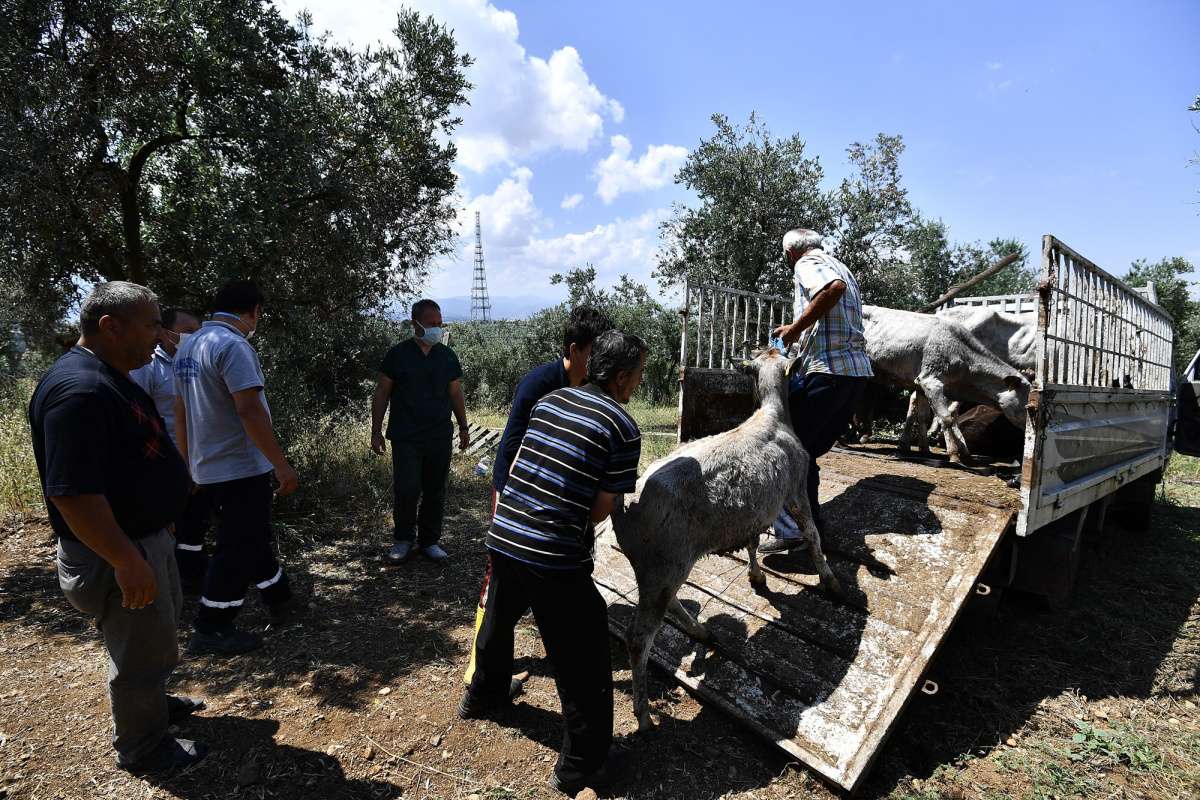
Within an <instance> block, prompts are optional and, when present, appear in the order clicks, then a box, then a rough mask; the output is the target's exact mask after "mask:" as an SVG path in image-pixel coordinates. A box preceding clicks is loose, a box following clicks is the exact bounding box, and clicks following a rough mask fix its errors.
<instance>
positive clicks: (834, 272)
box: [758, 228, 874, 553]
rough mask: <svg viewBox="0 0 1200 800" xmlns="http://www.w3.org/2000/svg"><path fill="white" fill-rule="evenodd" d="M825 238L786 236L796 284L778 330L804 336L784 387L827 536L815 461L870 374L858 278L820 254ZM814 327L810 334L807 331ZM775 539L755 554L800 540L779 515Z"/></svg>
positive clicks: (785, 335) (793, 338) (788, 340)
mask: <svg viewBox="0 0 1200 800" xmlns="http://www.w3.org/2000/svg"><path fill="white" fill-rule="evenodd" d="M823 245H824V239H823V238H822V237H821V235H820V234H819V233H817V232H815V231H811V230H808V229H806V228H796V229H795V230H790V231H788V232H787V233H786V234H784V237H783V257H784V258H785V259H787V262H788V266H789V267H791V268H792V270H793V274H794V276H795V281H796V299H795V315H796V319H795V321H793V322H791V323H789V324H787V325H781V326H779V327H778V328H776V329H775V330H774V331H773V332H772V335H773V336H776V337H779V338H780V339H782V340H783V343H784V344H785V345H786V346H788V347H789V348H790V347H791V346H792V345H793V344H795V343H796V342H797V341H798V340H799V339H800V336H801V334H803V333H804V332H805V331H809V333H808V335H807V337H806V338H805V340H804V344H803V345H802V346H801V347H800V349H799V354H798V356H797V357H798V358H800V359H801V368H800V369H798V370H796V371H795V372H794V375H795V377H793V379H792V383H791V384H790V386H789V391H790V395H789V399H788V405H789V407H790V411H791V416H792V426H793V427H794V428H795V429H796V436H798V437H799V438H800V443H801V444H802V445H804V449H805V451H806V452H807V453H808V456H809V458H810V459H811V461H810V463H809V467H808V486H807V490H808V502H809V505H810V506H811V507H812V515H813V522H814V523H815V524H816V526H817V530H818V532H822V533H823V532H824V527H825V526H824V524H823V520H822V518H821V511H820V504H819V503H818V501H817V489H818V488H819V487H820V484H821V470H820V467H818V466H817V459H818V458H820V457H821V456H823V455H825V454H826V453H828V452H829V450H830V448H832V447H833V443H834V442H836V441H837V439H838V437H839V436H841V435H842V433H843V432H845V430H846V426H847V425H849V423H850V417H851V416H852V415H853V413H854V406H855V404H856V403H857V402H858V399H859V398H860V397H861V396H862V393H863V390H864V389H865V388H866V385H867V380H868V379H869V378H870V377H871V376H872V375H873V374H874V373H873V372H872V371H871V360H870V359H869V358H868V357H867V342H866V338H865V337H864V336H863V320H862V297H861V296H860V294H859V291H858V281H856V280H855V279H854V276H853V275H851V274H850V270H849V269H848V268H847V267H846V265H845V264H843V263H842V262H841V261H838V260H837V259H836V258H834V257H833V256H831V255H829V254H828V253H826V252H825V250H824V249H823ZM810 329H811V330H810ZM775 530H776V538H775V539H772V540H771V541H769V542H764V543H763V544H762V545H760V546H759V548H758V551H759V552H760V553H782V552H785V551H787V550H791V549H792V548H793V547H798V546H800V545H802V544H803V543H804V539H803V538H802V536H801V534H800V531H799V529H798V528H797V527H796V524H795V522H794V521H793V520H792V519H791V518H790V517H788V516H787V512H786V511H785V512H783V513H782V514H781V515H780V520H779V521H778V522H776V524H775Z"/></svg>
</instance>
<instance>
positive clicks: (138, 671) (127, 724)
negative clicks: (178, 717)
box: [58, 530, 183, 764]
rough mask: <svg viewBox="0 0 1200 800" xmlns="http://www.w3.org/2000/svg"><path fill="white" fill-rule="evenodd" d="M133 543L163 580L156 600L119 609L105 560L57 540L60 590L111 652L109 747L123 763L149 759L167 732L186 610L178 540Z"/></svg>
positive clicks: (159, 537)
mask: <svg viewBox="0 0 1200 800" xmlns="http://www.w3.org/2000/svg"><path fill="white" fill-rule="evenodd" d="M134 544H135V545H137V547H138V549H139V550H141V551H142V555H144V556H145V557H146V561H147V563H149V564H150V567H151V569H153V570H154V579H155V581H157V582H158V597H157V599H155V601H154V602H153V603H151V604H150V605H148V606H146V607H144V608H139V609H136V610H134V609H129V608H124V607H122V605H121V588H120V587H119V586H118V585H117V581H116V578H115V576H114V575H113V568H112V567H111V566H109V564H108V562H106V561H105V560H104V559H102V558H100V556H98V555H96V554H95V553H94V552H93V551H92V550H91V549H90V548H88V546H87V545H85V544H83V543H81V542H75V541H71V540H67V539H59V540H58V585H59V586H60V587H62V590H63V594H64V595H66V597H67V599H68V600H70V601H71V605H73V606H75V607H76V608H77V609H79V610H80V611H82V612H83V613H85V614H87V615H89V616H91V617H92V618H94V619H95V621H96V627H97V628H99V629H100V634H101V635H102V636H103V638H104V647H105V649H106V650H108V699H109V702H110V704H111V706H112V718H113V738H112V741H113V747H114V748H115V749H116V751H117V759H118V761H120V762H121V763H122V764H129V763H132V762H135V761H137V760H138V759H140V758H142V757H143V756H145V755H147V754H148V753H149V752H150V751H151V750H153V749H154V747H155V746H156V745H157V744H158V743H159V741H161V740H162V738H163V737H164V736H165V735H166V733H167V689H166V683H167V678H168V677H170V675H171V671H172V670H173V669H175V665H176V664H178V663H179V643H178V638H177V637H178V627H179V612H180V609H181V608H182V606H183V593H182V590H181V588H180V584H179V568H178V567H177V566H176V564H175V537H174V536H173V535H172V534H171V533H169V532H168V531H166V530H162V531H159V532H158V533H156V534H153V535H152V536H147V537H146V538H144V539H139V540H137V541H135V542H134Z"/></svg>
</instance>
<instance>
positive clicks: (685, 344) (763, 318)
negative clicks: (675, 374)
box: [679, 284, 792, 369]
mask: <svg viewBox="0 0 1200 800" xmlns="http://www.w3.org/2000/svg"><path fill="white" fill-rule="evenodd" d="M683 297H684V299H683V307H682V308H681V309H680V311H679V313H680V315H681V316H682V317H683V334H682V336H681V337H680V345H679V363H680V364H681V365H682V366H685V367H701V368H706V369H723V368H726V367H728V366H729V359H730V358H733V357H734V356H735V355H742V354H743V347H742V345H743V343H745V342H750V343H751V345H752V346H756V347H765V346H766V344H767V340H768V339H769V338H770V336H771V330H772V329H774V328H776V327H778V326H780V325H782V324H784V323H785V322H791V321H792V301H791V300H788V299H786V298H783V297H777V296H775V295H769V294H757V293H755V292H743V291H741V290H738V289H728V288H725V287H723V286H711V285H708V284H702V285H697V286H693V285H691V284H685V285H684V289H683Z"/></svg>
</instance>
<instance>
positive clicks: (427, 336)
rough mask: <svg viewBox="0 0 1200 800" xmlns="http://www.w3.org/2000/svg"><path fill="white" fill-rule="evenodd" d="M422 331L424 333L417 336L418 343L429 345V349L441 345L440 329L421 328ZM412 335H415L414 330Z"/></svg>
mask: <svg viewBox="0 0 1200 800" xmlns="http://www.w3.org/2000/svg"><path fill="white" fill-rule="evenodd" d="M418 327H419V326H418ZM422 330H424V331H425V332H424V333H422V334H421V335H420V336H417V339H418V340H419V341H422V342H424V343H425V344H427V345H429V346H430V347H433V346H434V345H435V344H440V343H441V341H442V329H441V328H422ZM413 333H414V334H415V333H416V330H415V329H414V330H413Z"/></svg>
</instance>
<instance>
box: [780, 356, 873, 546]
mask: <svg viewBox="0 0 1200 800" xmlns="http://www.w3.org/2000/svg"><path fill="white" fill-rule="evenodd" d="M868 380H869V378H858V377H851V376H849V375H828V374H826V373H824V372H810V373H809V374H808V375H805V376H804V385H803V387H802V388H801V389H799V390H798V391H794V392H792V394H791V396H790V397H789V398H788V408H789V411H790V412H791V415H792V427H793V428H795V430H796V436H798V437H799V438H800V443H801V444H802V445H804V449H805V451H807V452H808V456H809V458H810V459H811V460H810V462H809V465H808V487H807V488H808V504H809V505H810V506H812V514H813V522H814V523H815V524H816V526H817V530H818V531H824V529H825V527H824V520H822V518H821V506H820V502H819V501H818V500H817V490H818V489H819V488H820V486H821V468H820V467H819V466H817V459H818V458H820V457H821V456H823V455H825V454H826V453H828V452H829V451H830V449H831V448H832V447H833V445H834V442H836V441H837V440H838V437H839V436H841V435H842V434H843V433H844V432H845V431H846V428H847V426H849V424H850V418H851V417H853V416H854V406H855V404H856V403H858V399H859V398H860V397H861V396H862V393H863V391H865V390H866V388H867V381H868Z"/></svg>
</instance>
